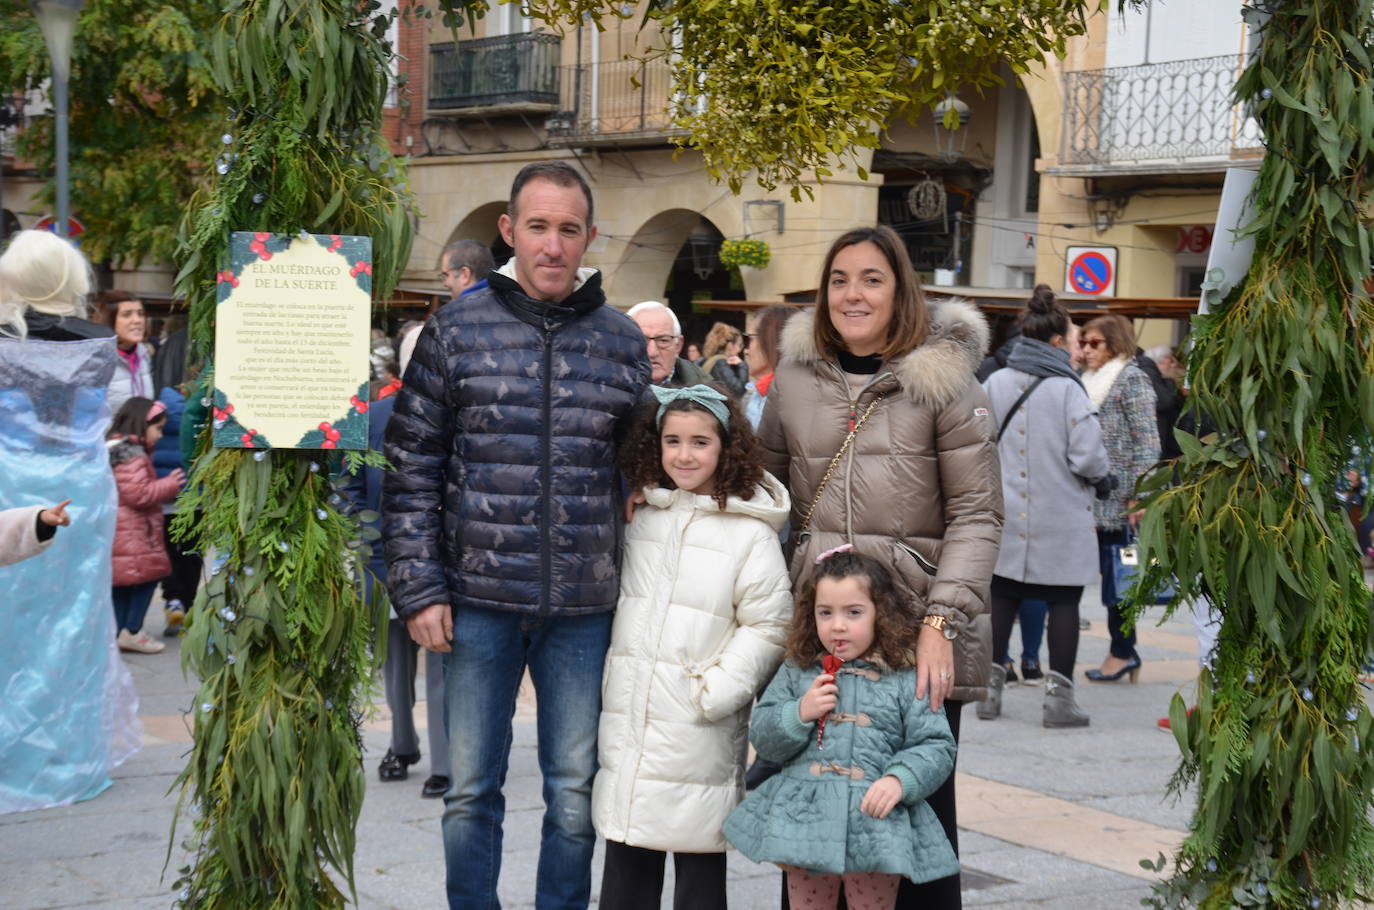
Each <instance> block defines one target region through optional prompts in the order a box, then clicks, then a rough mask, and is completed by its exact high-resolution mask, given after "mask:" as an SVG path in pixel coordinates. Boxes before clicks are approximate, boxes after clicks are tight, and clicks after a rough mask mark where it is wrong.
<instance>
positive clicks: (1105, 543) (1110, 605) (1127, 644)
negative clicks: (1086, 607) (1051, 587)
mask: <svg viewBox="0 0 1374 910" xmlns="http://www.w3.org/2000/svg"><path fill="white" fill-rule="evenodd" d="M1125 543H1126V529H1125V528H1120V529H1117V530H1115V531H1107V530H1103V529H1102V528H1098V529H1097V552H1098V562H1099V563H1100V565H1099V568H1100V569H1101V570H1102V605H1103V606H1105V607H1106V608H1107V632H1108V633H1109V634H1110V635H1111V637H1112V644H1111V655H1112V657H1116V658H1120V659H1121V660H1134V659H1135V658H1136V652H1135V628H1134V627H1132V628H1131V631H1130V634H1127V633H1126V632H1124V631H1122V626H1123V625H1124V624H1125V621H1126V616H1125V614H1124V613H1123V612H1122V610H1121V593H1120V592H1119V591H1117V590H1116V560H1115V559H1114V558H1113V556H1112V547H1114V546H1117V547H1119V546H1124V545H1125Z"/></svg>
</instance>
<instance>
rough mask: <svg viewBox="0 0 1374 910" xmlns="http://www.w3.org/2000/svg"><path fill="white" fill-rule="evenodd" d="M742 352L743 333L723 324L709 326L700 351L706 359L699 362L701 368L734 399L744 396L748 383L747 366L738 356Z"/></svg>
mask: <svg viewBox="0 0 1374 910" xmlns="http://www.w3.org/2000/svg"><path fill="white" fill-rule="evenodd" d="M743 352H744V333H743V332H741V331H740V330H739V329H737V328H735V327H734V326H732V325H727V324H726V323H724V322H717V323H716V324H715V325H713V326H711V331H710V332H708V333H707V334H706V342H705V344H704V345H703V346H702V351H701V353H702V354H703V355H704V356H705V357H706V359H705V360H703V361H702V362H701V368H702V369H703V370H705V371H706V372H707V374H708V375H709V376H710V377H711V379H713V380H714V381H716V382H718V383H720V384H721V385H723V386H725V387H726V388H727V389H729V390H730V392H731V394H733V395H734V396H735V397H736V398H740V397H742V396H743V395H744V390H745V386H746V385H747V384H748V382H749V365H748V364H747V363H745V362H744V358H743V357H742V356H740V355H741V354H742V353H743Z"/></svg>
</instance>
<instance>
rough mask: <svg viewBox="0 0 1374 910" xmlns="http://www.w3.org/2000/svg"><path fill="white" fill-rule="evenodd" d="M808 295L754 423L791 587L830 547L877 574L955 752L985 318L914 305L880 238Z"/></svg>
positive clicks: (971, 602) (979, 686)
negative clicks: (902, 606) (845, 546)
mask: <svg viewBox="0 0 1374 910" xmlns="http://www.w3.org/2000/svg"><path fill="white" fill-rule="evenodd" d="M821 286H822V293H821V300H820V302H819V304H818V306H817V308H816V311H814V312H808V313H804V314H802V315H800V316H798V317H797V318H794V319H793V320H791V321H790V322H789V323H788V324H787V326H786V328H785V329H784V330H783V337H782V362H781V364H780V365H779V366H778V369H777V374H776V376H775V377H774V380H773V386H772V388H771V389H770V390H769V393H768V403H767V406H766V407H765V409H764V413H763V420H762V423H761V424H760V427H759V436H760V439H761V441H762V442H763V444H764V447H765V449H766V450H767V451H768V464H767V467H768V469H769V471H770V472H771V473H773V474H774V475H775V476H777V477H778V478H780V479H782V480H783V482H784V483H785V484H786V485H787V487H788V490H789V492H790V493H791V496H792V533H793V540H792V543H793V545H794V548H795V549H794V551H793V553H792V557H791V574H792V582H793V585H794V587H795V586H797V585H800V584H801V583H802V582H804V581H805V580H806V578H807V577H809V576H810V574H811V571H812V569H813V567H814V565H815V558H816V556H817V554H819V553H821V552H824V551H825V550H828V549H830V548H832V547H834V546H837V545H839V544H842V543H852V544H853V545H854V547H855V548H856V549H857V550H859V551H860V552H862V553H865V554H867V555H869V556H872V557H874V558H876V559H878V560H880V561H881V562H883V563H884V564H885V565H886V566H888V568H889V569H891V570H892V572H893V575H894V577H895V578H896V579H897V580H898V582H899V584H901V585H902V586H903V587H904V588H905V589H906V591H907V593H908V594H909V596H910V600H911V606H912V609H914V610H916V611H917V613H918V614H919V615H921V616H922V617H924V618H925V620H926V621H925V624H924V625H923V627H922V630H921V633H920V640H919V641H918V643H917V674H918V692H917V694H918V697H919V696H920V695H922V694H924V693H925V692H926V691H929V694H930V700H931V705H932V707H934V708H936V709H938V708H939V707H940V705H941V703H944V704H945V708H946V715H947V717H948V719H949V722H950V728H951V730H952V731H953V732H954V736H955V739H956V741H957V739H958V736H959V733H958V730H959V709H960V708H961V706H962V703H963V702H965V701H977V700H981V699H982V698H983V696H984V694H985V693H986V686H987V681H988V673H989V669H990V661H991V626H990V623H989V620H988V614H987V600H988V587H989V585H990V583H991V579H992V570H993V566H994V565H995V564H996V562H997V551H998V547H999V545H1000V542H1001V533H1002V477H1001V469H1000V466H999V462H998V458H997V444H996V435H997V427H996V425H995V424H994V422H993V419H992V417H991V415H990V413H989V406H988V399H987V396H986V395H985V394H984V392H983V390H982V388H981V387H980V386H979V384H978V381H977V379H976V378H975V377H974V370H975V369H976V368H977V367H978V365H979V363H980V362H981V360H982V358H983V355H984V353H985V352H986V349H987V343H988V329H987V323H986V321H985V320H984V319H983V316H982V314H981V313H979V312H978V311H977V309H975V308H974V307H973V306H972V305H970V304H966V303H962V302H957V301H945V302H941V303H936V304H932V305H929V306H927V304H926V302H925V299H924V297H923V296H922V294H921V291H920V286H919V284H918V283H917V279H916V277H915V273H914V271H913V270H912V268H911V265H910V261H909V259H908V258H907V254H906V249H905V247H904V246H903V244H902V242H901V240H900V239H899V238H898V237H897V236H896V235H895V234H894V233H893V232H892V231H891V230H890V229H888V228H885V227H878V228H861V229H857V230H854V231H850V232H849V233H847V234H845V235H844V236H842V237H841V238H840V239H839V240H837V241H836V242H835V244H834V245H833V246H832V247H831V250H830V253H829V254H828V256H827V258H826V264H825V268H824V270H823V271H822V284H821ZM818 319H819V320H821V321H822V324H821V326H820V327H819V329H818V327H817V325H816V323H817V320H818ZM826 341H829V342H830V343H829V344H824V343H823V342H826ZM865 414H867V417H866V419H865ZM860 420H863V421H864V422H863V423H862V425H861V426H860V427H859V431H858V433H857V435H856V436H855V438H854V441H853V443H852V445H851V446H850V448H849V450H848V451H847V452H846V453H845V455H844V457H843V458H842V459H841V460H840V461H839V462H838V464H837V465H836V469H835V471H834V473H833V475H832V476H831V478H830V481H829V482H828V483H827V484H826V485H825V487H824V489H823V490H821V495H820V498H819V500H816V491H817V488H818V486H819V485H820V484H821V482H822V478H823V477H824V476H825V474H826V471H827V469H828V467H829V466H830V464H831V463H832V461H833V459H834V458H835V455H836V453H837V452H839V450H840V448H841V446H842V445H843V444H844V440H845V438H846V436H847V435H848V434H849V431H850V428H851V426H852V425H853V424H854V423H857V422H858V421H860ZM813 501H814V503H815V508H814V513H813V514H812V516H811V521H810V524H809V527H806V528H805V530H803V525H804V524H805V517H806V514H807V511H808V509H809V508H811V506H812V503H813ZM799 531H801V533H800V534H799V533H798V532H799ZM953 787H954V782H953V775H951V777H950V779H949V780H948V781H946V782H945V784H944V785H943V786H942V787H941V788H940V790H938V791H936V793H935V794H932V796H931V797H930V800H929V802H930V805H931V807H932V808H933V809H935V812H936V815H937V816H938V817H939V818H940V820H941V822H942V823H943V824H944V826H945V828H946V833H947V834H948V835H949V837H950V842H951V843H954V844H955V845H956V850H957V841H956V840H955V837H956V833H955V818H954V791H953ZM958 887H959V882H958V876H951V877H950V878H949V879H939V880H937V881H935V882H930V883H927V884H925V885H920V886H913V885H911V883H910V882H907V883H904V884H903V886H902V891H901V892H900V895H899V900H898V907H904V906H915V905H916V903H915V901H918V900H919V901H920V902H921V905H923V906H929V907H935V908H946V907H958V906H959V891H958ZM918 891H919V897H918V896H916V895H917V892H918Z"/></svg>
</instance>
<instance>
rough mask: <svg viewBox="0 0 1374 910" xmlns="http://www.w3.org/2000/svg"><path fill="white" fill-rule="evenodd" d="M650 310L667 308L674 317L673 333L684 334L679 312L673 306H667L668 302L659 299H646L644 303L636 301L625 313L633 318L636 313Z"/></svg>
mask: <svg viewBox="0 0 1374 910" xmlns="http://www.w3.org/2000/svg"><path fill="white" fill-rule="evenodd" d="M649 310H667V311H668V315H669V316H671V317H672V319H673V334H674V335H681V334H682V323H680V322H678V319H677V313H674V312H673V309H672V307H670V306H667V305H666V304H662V303H659V302H658V301H657V300H646V301H644V302H643V303H636V304H635V305H634V306H632V307H630V308H629V309H628V310H626V311H625V315H626V316H629V317H630V318H631V319H633V318H635V314H636V313H644V312H647V311H649Z"/></svg>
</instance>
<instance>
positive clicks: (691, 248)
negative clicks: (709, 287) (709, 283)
mask: <svg viewBox="0 0 1374 910" xmlns="http://www.w3.org/2000/svg"><path fill="white" fill-rule="evenodd" d="M719 244H720V241H719V240H717V239H716V237H715V235H714V234H712V233H711V232H710V231H709V230H707V229H706V228H705V227H704V226H703V227H698V228H697V229H696V230H695V231H692V233H690V234H688V235H687V255H688V256H689V257H690V258H691V260H692V272H693V273H694V274H695V275H696V276H697V277H698V278H700V279H701V280H702V281H705V280H706V279H707V278H710V277H711V273H713V272H714V271H715V270H716V269H717V268H719V267H720V258H719V256H718V255H717V253H716V251H717V250H718V249H719Z"/></svg>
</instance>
